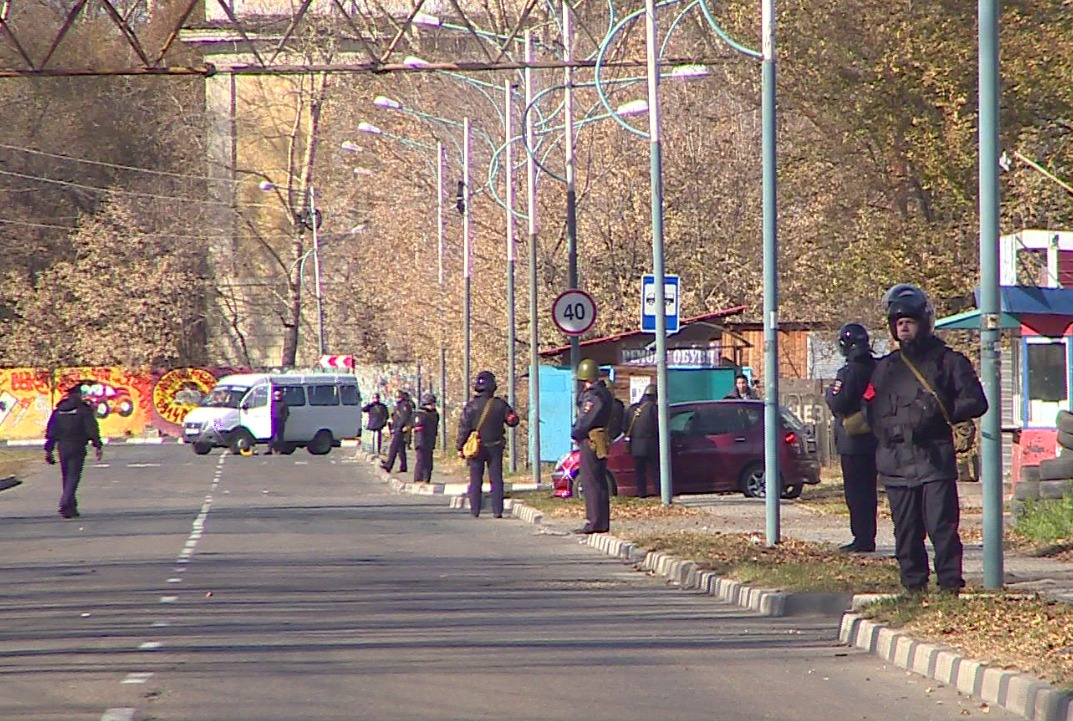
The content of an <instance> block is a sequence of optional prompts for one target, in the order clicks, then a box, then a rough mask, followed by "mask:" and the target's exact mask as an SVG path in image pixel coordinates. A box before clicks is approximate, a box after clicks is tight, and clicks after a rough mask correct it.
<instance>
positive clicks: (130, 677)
mask: <svg viewBox="0 0 1073 721" xmlns="http://www.w3.org/2000/svg"><path fill="white" fill-rule="evenodd" d="M152 677H153V674H152V673H149V672H148V671H145V672H140V673H128V674H127V677H126V678H124V679H123V683H145V682H146V681H148V680H149V679H151V678H152Z"/></svg>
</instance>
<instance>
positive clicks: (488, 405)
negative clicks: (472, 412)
mask: <svg viewBox="0 0 1073 721" xmlns="http://www.w3.org/2000/svg"><path fill="white" fill-rule="evenodd" d="M494 400H495V396H489V398H488V401H487V402H486V403H485V404H484V408H482V409H481V417H480V418H479V419H478V420H477V427H476V428H474V429H473V430H475V431H477V432H478V433H479V432H480V430H481V426H483V425H484V419H485V418H487V417H488V411H490V410H492V401H494Z"/></svg>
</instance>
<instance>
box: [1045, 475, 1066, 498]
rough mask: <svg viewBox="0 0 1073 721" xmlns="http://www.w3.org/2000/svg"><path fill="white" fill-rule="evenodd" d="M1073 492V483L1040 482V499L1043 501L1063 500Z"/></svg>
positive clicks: (1064, 481)
mask: <svg viewBox="0 0 1073 721" xmlns="http://www.w3.org/2000/svg"><path fill="white" fill-rule="evenodd" d="M1071 490H1073V481H1070V480H1068V479H1067V480H1062V481H1040V482H1039V497H1040V498H1043V499H1047V498H1061V497H1063V496H1065V495H1066V494H1067V493H1069V492H1070V491H1071Z"/></svg>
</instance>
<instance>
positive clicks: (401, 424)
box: [380, 390, 414, 473]
mask: <svg viewBox="0 0 1073 721" xmlns="http://www.w3.org/2000/svg"><path fill="white" fill-rule="evenodd" d="M388 427H389V428H390V429H391V447H390V448H389V449H388V453H387V460H386V461H384V462H383V463H381V464H380V467H381V468H383V469H384V470H385V471H387V472H388V473H390V472H391V468H392V466H394V465H395V458H398V459H399V472H400V473H406V446H407V444H408V443H409V442H410V432H411V431H412V430H413V427H414V404H413V401H411V400H410V394H409V393H407V392H406V391H404V390H400V391H399V392H398V393H397V394H396V395H395V410H394V411H393V412H392V414H391V423H390V424H389V425H388Z"/></svg>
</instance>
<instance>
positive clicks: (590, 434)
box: [570, 358, 611, 534]
mask: <svg viewBox="0 0 1073 721" xmlns="http://www.w3.org/2000/svg"><path fill="white" fill-rule="evenodd" d="M576 378H577V380H579V381H581V382H582V383H584V384H585V388H584V390H583V391H582V393H581V396H580V398H579V399H578V416H577V419H576V420H575V421H574V426H573V428H571V429H570V437H571V438H572V439H574V441H576V442H577V444H578V453H579V455H580V457H581V463H580V466H579V468H578V482H579V483H580V484H581V489H582V491H584V493H585V525H584V526H582V527H581V528H577V529H575V530H574V533H584V534H589V533H607V532H608V530H609V529H610V527H611V496H610V491H609V489H608V487H607V449H608V446H609V445H610V439H609V438H608V437H607V424H608V422H609V421H610V420H611V392H610V391H609V390H607V386H605V385H603V384H602V383H597V381H598V380H599V378H600V369H599V367H598V366H597V365H596V361H594V360H592V359H591V358H585V359H583V360H582V361H581V362H580V363H578V365H577V371H576Z"/></svg>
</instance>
